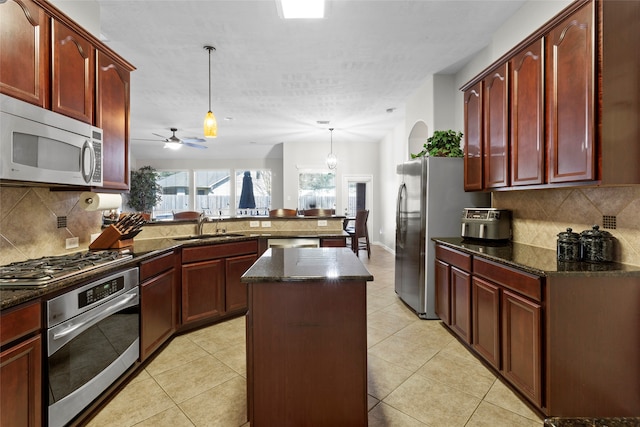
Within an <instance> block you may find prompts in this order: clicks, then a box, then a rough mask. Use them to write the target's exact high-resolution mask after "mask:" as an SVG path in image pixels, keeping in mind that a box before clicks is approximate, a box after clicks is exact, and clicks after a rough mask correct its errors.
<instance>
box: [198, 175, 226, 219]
mask: <svg viewBox="0 0 640 427" xmlns="http://www.w3.org/2000/svg"><path fill="white" fill-rule="evenodd" d="M230 178H231V171H230V170H229V169H214V170H200V171H195V187H196V188H195V190H196V197H195V210H197V211H202V212H204V213H205V214H207V215H214V216H219V215H221V216H229V215H230V214H231V213H232V212H231V210H230V206H231V182H230Z"/></svg>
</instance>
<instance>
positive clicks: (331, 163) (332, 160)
mask: <svg viewBox="0 0 640 427" xmlns="http://www.w3.org/2000/svg"><path fill="white" fill-rule="evenodd" d="M337 166H338V157H337V156H336V155H335V154H333V153H329V155H328V156H327V167H328V168H329V169H335V168H336V167H337Z"/></svg>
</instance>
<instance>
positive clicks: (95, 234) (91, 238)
mask: <svg viewBox="0 0 640 427" xmlns="http://www.w3.org/2000/svg"><path fill="white" fill-rule="evenodd" d="M100 234H102V233H93V234H92V235H91V236H90V237H89V243H93V241H94V240H96V239H97V238H98V236H100Z"/></svg>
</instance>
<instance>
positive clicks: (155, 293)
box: [140, 251, 180, 361]
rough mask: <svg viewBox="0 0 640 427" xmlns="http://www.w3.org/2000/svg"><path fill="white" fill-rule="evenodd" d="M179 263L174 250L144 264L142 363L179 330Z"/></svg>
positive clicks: (141, 334)
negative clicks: (177, 328)
mask: <svg viewBox="0 0 640 427" xmlns="http://www.w3.org/2000/svg"><path fill="white" fill-rule="evenodd" d="M179 261H180V257H179V256H178V254H177V253H175V252H174V251H172V252H170V253H167V254H163V255H159V256H157V257H155V258H154V259H152V260H149V261H144V262H142V263H140V315H141V322H140V324H141V331H140V360H141V361H144V360H146V359H147V357H149V355H151V354H152V353H153V352H154V351H155V350H156V349H157V348H158V347H160V346H161V345H162V344H163V343H164V342H165V341H167V340H168V339H169V338H171V336H172V335H173V333H174V332H175V331H176V327H177V322H178V301H177V295H178V291H177V290H178V273H177V271H178V268H179V267H180V263H179Z"/></svg>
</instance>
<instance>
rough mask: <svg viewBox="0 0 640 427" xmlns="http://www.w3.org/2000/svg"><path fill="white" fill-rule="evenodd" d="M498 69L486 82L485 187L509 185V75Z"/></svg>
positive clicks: (504, 66)
mask: <svg viewBox="0 0 640 427" xmlns="http://www.w3.org/2000/svg"><path fill="white" fill-rule="evenodd" d="M507 69H508V66H507V64H506V63H505V64H502V65H500V66H498V67H497V68H496V69H495V70H493V71H491V72H490V73H489V75H488V76H487V77H485V78H484V80H483V85H484V92H483V98H484V107H483V113H484V117H483V122H484V140H483V144H484V149H483V161H482V167H483V176H484V184H483V188H485V189H491V188H497V187H506V186H508V185H509V178H510V176H509V175H510V174H509V96H508V95H509V74H508V73H507Z"/></svg>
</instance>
